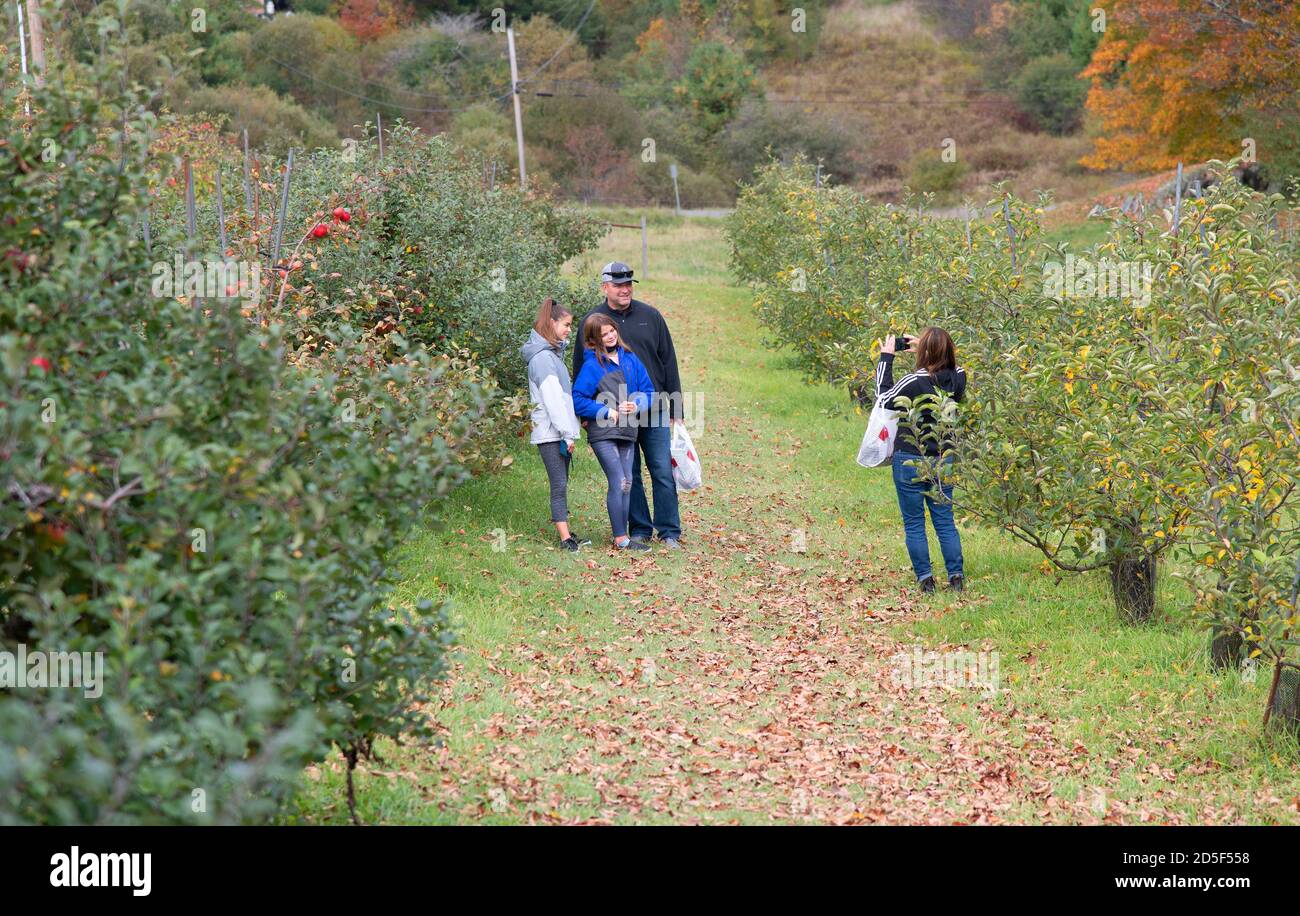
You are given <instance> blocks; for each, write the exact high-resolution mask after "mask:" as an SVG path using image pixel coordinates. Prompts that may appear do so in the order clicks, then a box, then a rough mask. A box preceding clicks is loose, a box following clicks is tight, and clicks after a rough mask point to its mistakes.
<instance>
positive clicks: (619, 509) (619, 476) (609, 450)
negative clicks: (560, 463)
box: [591, 439, 636, 540]
mask: <svg viewBox="0 0 1300 916" xmlns="http://www.w3.org/2000/svg"><path fill="white" fill-rule="evenodd" d="M591 450H592V451H593V452H595V453H596V460H597V461H599V462H600V469H601V470H602V471H604V472H605V479H606V480H608V481H609V490H608V491H607V492H606V494H605V508H606V509H607V510H608V511H609V527H610V528H611V529H613V532H614V539H615V540H617V539H618V538H621V537H623V536H625V535H626V534H627V512H628V507H629V506H630V504H631V501H632V458H633V456H634V455H635V454H636V440H635V439H633V440H632V441H629V442H624V441H623V440H622V439H597V440H596V441H595V442H592V443H591Z"/></svg>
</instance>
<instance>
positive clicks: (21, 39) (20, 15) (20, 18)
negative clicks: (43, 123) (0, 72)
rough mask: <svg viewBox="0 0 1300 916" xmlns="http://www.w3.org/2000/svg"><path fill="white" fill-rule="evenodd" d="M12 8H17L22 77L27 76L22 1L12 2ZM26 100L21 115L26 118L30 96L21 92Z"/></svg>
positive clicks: (29, 105) (30, 103)
mask: <svg viewBox="0 0 1300 916" xmlns="http://www.w3.org/2000/svg"><path fill="white" fill-rule="evenodd" d="M14 6H16V7H17V8H18V56H19V58H20V59H21V62H22V68H23V76H24V77H26V76H27V36H26V35H25V34H24V33H25V31H26V29H25V28H24V25H23V3H22V0H14ZM23 92H24V94H25V95H26V98H24V99H23V114H24V115H25V116H26V117H29V118H30V117H31V116H32V101H31V94H30V93H27V91H26V89H24V90H23Z"/></svg>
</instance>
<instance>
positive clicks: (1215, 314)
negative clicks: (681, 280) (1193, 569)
mask: <svg viewBox="0 0 1300 916" xmlns="http://www.w3.org/2000/svg"><path fill="white" fill-rule="evenodd" d="M1220 171H1222V170H1221V169H1220ZM917 202H919V201H917ZM990 204H991V205H990V206H989V207H988V208H987V209H986V210H985V213H986V215H985V216H984V217H983V218H982V219H977V220H973V221H972V222H971V223H970V224H969V226H967V225H966V224H963V223H961V222H958V221H950V220H929V219H924V218H921V217H919V216H918V215H917V213H916V211H915V208H913V207H910V206H909V207H908V208H906V209H892V210H891V209H888V208H884V207H880V206H878V205H875V204H873V203H870V202H867V201H863V200H861V199H860V198H858V197H857V195H854V194H852V193H850V192H846V191H844V190H843V189H840V188H834V187H832V188H823V189H821V190H815V189H813V188H812V187H811V169H810V168H809V167H808V165H807V164H806V163H796V164H795V165H794V166H791V167H789V168H781V167H779V166H775V165H774V166H771V167H769V168H768V169H766V170H764V171H763V172H762V173H761V174H760V176H759V178H758V180H756V182H755V183H754V185H752V186H751V187H750V188H747V189H745V191H744V192H743V193H742V196H741V200H740V202H739V205H738V207H737V211H736V214H735V216H734V217H733V218H732V221H731V239H732V247H733V262H734V266H735V268H736V270H737V272H738V274H739V275H740V276H742V277H743V278H745V279H747V280H749V281H750V282H751V283H752V284H753V285H754V286H755V294H756V302H757V305H758V309H759V316H760V318H761V319H762V321H763V323H764V325H765V326H766V327H768V329H769V330H770V331H772V332H773V334H774V335H776V336H777V337H778V339H779V340H780V341H781V342H783V343H785V344H787V345H790V346H793V347H795V348H796V350H797V352H799V353H800V355H801V356H802V357H803V358H804V360H805V362H806V365H807V367H808V371H809V374H810V375H811V376H813V377H816V378H821V379H829V380H832V381H835V382H838V383H841V384H846V385H848V386H849V387H850V388H851V389H863V388H868V389H869V384H870V382H869V380H870V370H871V364H872V362H873V361H874V356H875V352H876V351H875V349H874V341H875V340H876V339H877V338H879V337H881V336H883V334H884V333H885V332H886V331H887V330H888V329H890V328H897V327H908V328H912V327H922V326H924V325H927V324H932V323H933V324H939V325H942V326H944V327H945V328H947V329H948V330H949V331H951V332H952V333H953V334H954V336H955V337H956V339H957V340H958V342H959V349H960V351H961V353H962V361H963V363H964V364H965V365H966V367H967V369H968V372H969V373H970V376H971V378H972V380H973V386H974V387H973V390H974V391H976V392H977V395H976V396H975V397H974V398H972V399H971V401H970V402H969V403H968V404H967V405H966V407H965V409H964V410H963V411H962V412H961V414H960V422H961V424H962V425H961V427H960V430H958V432H960V434H961V446H960V449H959V454H960V458H961V460H960V462H959V463H958V466H957V477H956V480H957V481H958V497H957V503H958V505H959V506H960V507H962V508H964V509H965V510H966V511H967V512H969V513H971V514H972V515H974V516H975V517H976V518H979V519H981V520H983V521H984V522H986V523H987V524H990V525H993V526H996V527H998V528H1001V529H1003V530H1005V531H1007V532H1008V533H1010V534H1012V535H1013V536H1015V537H1017V538H1019V539H1021V540H1023V541H1025V542H1026V543H1029V544H1031V545H1033V546H1034V547H1036V548H1037V549H1039V550H1040V551H1042V553H1043V555H1044V557H1045V558H1046V561H1047V562H1048V563H1051V564H1054V565H1055V566H1057V567H1058V568H1060V569H1064V570H1069V571H1086V570H1089V569H1105V570H1108V571H1109V572H1110V573H1111V578H1112V586H1113V588H1114V592H1115V597H1116V601H1117V603H1118V605H1119V606H1120V608H1121V610H1123V611H1124V612H1125V613H1126V614H1127V615H1129V616H1130V617H1131V618H1134V619H1145V618H1147V617H1149V616H1150V614H1151V613H1152V612H1153V610H1154V599H1155V592H1154V587H1155V571H1156V564H1157V562H1158V561H1159V560H1160V558H1162V557H1164V556H1166V555H1167V554H1168V553H1169V552H1170V551H1171V550H1173V549H1182V550H1186V551H1190V552H1191V555H1192V556H1194V557H1197V558H1199V561H1200V562H1201V564H1202V565H1203V566H1204V567H1205V568H1207V569H1209V571H1210V575H1209V579H1208V581H1200V583H1199V585H1198V588H1199V589H1200V592H1201V594H1202V596H1203V599H1202V601H1203V605H1204V606H1205V607H1207V608H1208V609H1210V612H1211V614H1212V616H1213V619H1214V620H1215V621H1216V625H1217V626H1219V628H1220V631H1221V632H1222V631H1232V632H1236V633H1238V634H1240V635H1241V636H1242V638H1243V641H1244V642H1245V643H1246V644H1247V646H1248V647H1251V648H1252V649H1253V650H1257V651H1258V652H1259V653H1261V654H1262V655H1264V656H1266V657H1268V658H1270V659H1272V660H1273V661H1275V663H1276V664H1277V665H1284V664H1291V663H1292V662H1294V660H1295V659H1294V648H1293V644H1294V640H1292V639H1291V638H1290V635H1289V633H1290V631H1291V629H1292V628H1293V627H1294V622H1295V621H1294V615H1295V607H1294V600H1295V599H1294V581H1295V580H1294V575H1295V568H1294V565H1293V564H1294V557H1295V556H1296V555H1297V552H1298V551H1300V544H1297V543H1296V537H1297V532H1296V529H1295V528H1294V526H1293V525H1292V526H1290V527H1287V526H1286V525H1285V524H1281V520H1282V519H1285V518H1293V517H1294V512H1295V506H1294V497H1292V493H1293V489H1292V487H1293V485H1294V468H1295V467H1296V466H1297V461H1298V460H1300V458H1298V456H1297V454H1296V449H1297V447H1298V446H1300V440H1297V438H1296V435H1295V431H1294V428H1293V426H1292V425H1291V421H1290V420H1288V419H1287V418H1288V417H1289V416H1294V415H1295V411H1296V409H1297V406H1298V405H1297V403H1296V401H1295V398H1296V397H1297V392H1300V386H1297V385H1296V384H1295V372H1294V371H1293V370H1292V369H1291V368H1290V362H1289V360H1290V357H1289V356H1287V355H1286V354H1287V353H1289V352H1291V351H1292V350H1293V349H1294V347H1295V345H1296V341H1294V340H1293V339H1292V338H1293V337H1294V334H1290V335H1289V336H1288V334H1287V332H1286V331H1283V330H1282V329H1291V328H1294V327H1296V316H1295V309H1296V307H1297V303H1296V296H1297V288H1298V285H1300V281H1298V280H1297V276H1296V263H1297V257H1296V242H1295V240H1294V239H1291V240H1288V239H1287V238H1286V237H1285V236H1284V235H1282V234H1281V233H1277V232H1274V231H1273V229H1272V226H1273V223H1274V220H1275V218H1276V217H1277V216H1278V208H1279V207H1280V204H1281V199H1280V198H1279V197H1273V198H1267V197H1264V196H1263V195H1259V194H1255V193H1253V192H1251V191H1250V190H1249V189H1247V188H1245V187H1244V186H1243V185H1241V184H1240V183H1238V182H1235V181H1228V182H1223V183H1222V184H1217V185H1215V187H1214V188H1213V190H1212V191H1211V193H1210V195H1209V196H1208V197H1207V198H1206V199H1204V200H1203V201H1188V202H1186V203H1185V207H1184V210H1183V214H1182V217H1183V225H1182V227H1181V233H1180V235H1178V236H1172V235H1171V234H1170V233H1168V232H1167V231H1166V229H1167V226H1166V225H1165V224H1164V222H1163V220H1161V219H1160V218H1159V217H1156V218H1155V220H1153V222H1152V223H1148V224H1138V225H1127V224H1122V223H1121V224H1116V225H1115V226H1114V227H1112V229H1111V232H1110V233H1109V234H1108V236H1107V239H1106V241H1105V242H1104V243H1103V244H1102V245H1100V246H1098V247H1097V248H1095V249H1094V250H1093V251H1092V252H1090V253H1088V255H1087V258H1088V259H1090V260H1091V262H1092V264H1093V265H1094V266H1096V265H1098V264H1100V263H1101V262H1103V261H1105V262H1108V263H1109V264H1111V265H1114V266H1123V267H1124V269H1125V271H1126V272H1127V277H1126V279H1125V283H1124V284H1123V285H1118V286H1115V285H1112V284H1113V281H1112V277H1113V276H1114V274H1113V273H1112V271H1111V270H1110V269H1108V270H1107V271H1106V273H1105V274H1101V275H1098V279H1102V278H1104V279H1105V282H1106V283H1107V286H1105V287H1102V288H1100V289H1099V288H1097V287H1096V286H1095V285H1085V284H1084V282H1083V281H1080V283H1079V284H1078V286H1077V289H1076V288H1073V285H1071V287H1067V288H1065V289H1064V291H1063V289H1062V286H1061V279H1062V278H1061V274H1062V271H1063V269H1064V268H1065V267H1066V266H1067V265H1068V263H1069V262H1066V264H1063V263H1062V261H1063V259H1064V257H1065V252H1064V250H1063V249H1059V248H1053V247H1048V246H1044V245H1043V244H1042V242H1041V230H1040V227H1039V224H1038V221H1037V213H1038V212H1039V208H1033V207H1030V206H1027V205H1025V204H1023V203H1022V202H1019V201H1016V200H1014V199H1011V198H1006V199H1005V204H1004V203H1003V201H1002V200H998V201H993V202H990ZM1004 206H1005V208H1006V210H1005V212H1006V214H1007V216H1004V215H1003V213H1004V209H1003V207H1004ZM1008 217H1009V219H1008ZM1008 229H1010V232H1011V233H1012V234H1013V237H1012V235H1009V233H1008ZM968 233H969V234H968ZM1013 252H1014V255H1013ZM1085 266H1086V265H1085ZM1135 271H1137V272H1139V273H1138V276H1134V272H1135ZM1085 275H1087V274H1086V272H1085ZM1088 276H1090V275H1088ZM1053 277H1055V280H1054V281H1053ZM1090 282H1091V281H1090ZM1054 283H1055V288H1054ZM1234 335H1235V336H1234ZM1225 538H1226V541H1225ZM1225 567H1231V569H1227V568H1225ZM1198 578H1199V577H1198ZM1265 621H1267V622H1265Z"/></svg>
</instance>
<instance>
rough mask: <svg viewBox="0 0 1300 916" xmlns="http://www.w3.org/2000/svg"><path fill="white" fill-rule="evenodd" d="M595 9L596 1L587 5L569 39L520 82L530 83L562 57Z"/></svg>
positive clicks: (570, 32) (593, 0) (571, 30)
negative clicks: (562, 52)
mask: <svg viewBox="0 0 1300 916" xmlns="http://www.w3.org/2000/svg"><path fill="white" fill-rule="evenodd" d="M595 8H596V0H591V3H590V4H588V5H587V11H586V12H585V13H583V14H582V18H581V19H579V20H578V24H577V25H576V26H574V27H573V28H572V29H570V30H569V37H568V38H566V39H565V40H564V41H563V42H562V43H561V44H560V46H559V47H558V48H556V49H555V53H554V54H552V55H551V56H550V57H548V58H547V59H546V63H544V64H542V65H541V66H540V67H538V68H537V69H536V70H534V71H533V72H532V73H530V74H528V75H527V76H525V77H524V78H523V79H522V80H520V82H523V83H527V82H529V81H530V80H532V79H533V77H535V76H537V74H539V73H541V72H542V71H543V70H545V69H546V68H547V67H549V66H550V65H551V63H552V62H553V61H554V60H555V58H557V57H559V56H560V52H561V51H563V50H564V49H565V48H567V47H568V46H569V45H571V44H573V42H574V41H575V40H576V39H577V37H578V32H579V30H581V28H582V27H583V26H584V25H585V24H586V22H587V17H588V16H590V15H591V11H592V10H594V9H595ZM561 28H563V27H561Z"/></svg>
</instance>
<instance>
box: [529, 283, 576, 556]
mask: <svg viewBox="0 0 1300 916" xmlns="http://www.w3.org/2000/svg"><path fill="white" fill-rule="evenodd" d="M572 329H573V312H571V311H569V310H568V309H566V308H565V307H564V306H562V305H560V304H559V303H558V302H556V301H555V300H554V299H552V298H550V297H549V296H547V297H546V299H545V301H543V302H542V304H541V307H540V308H538V310H537V320H536V321H535V322H533V330H532V333H530V334H529V335H528V342H527V343H525V344H524V345H523V347H521V348H520V350H519V353H520V355H521V356H523V358H524V363H525V364H527V366H528V396H529V397H530V398H531V399H532V402H533V416H532V420H533V435H532V438H531V440H530V441H531V442H532V443H533V445H536V446H537V451H538V453H539V454H540V455H541V456H542V464H543V465H544V466H545V467H546V477H547V479H548V480H549V481H550V484H551V521H553V522H555V530H556V532H557V533H558V534H559V536H560V546H561V547H562V548H564V549H565V550H571V551H577V550H579V549H580V548H582V547H590V546H591V541H587V540H583V539H581V538H577V537H575V536H574V534H573V532H571V531H570V530H569V462H570V461H571V460H572V459H573V443H574V441H575V440H576V439H577V438H578V436H579V435H580V434H581V432H582V428H581V427H580V426H579V425H578V418H577V416H576V415H575V414H574V412H573V394H572V391H573V386H572V383H571V382H570V381H569V368H568V366H567V365H566V364H565V360H564V348H565V345H566V344H567V343H568V341H569V332H570V331H571V330H572Z"/></svg>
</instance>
